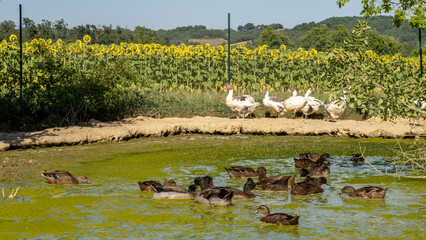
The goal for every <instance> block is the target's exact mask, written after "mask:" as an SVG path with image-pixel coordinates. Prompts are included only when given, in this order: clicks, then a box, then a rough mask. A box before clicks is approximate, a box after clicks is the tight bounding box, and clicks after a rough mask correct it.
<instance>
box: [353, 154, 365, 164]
mask: <svg viewBox="0 0 426 240" xmlns="http://www.w3.org/2000/svg"><path fill="white" fill-rule="evenodd" d="M350 161H351V162H353V163H363V162H365V157H364V156H363V155H362V154H360V153H356V154H354V155H352V157H351V159H350Z"/></svg>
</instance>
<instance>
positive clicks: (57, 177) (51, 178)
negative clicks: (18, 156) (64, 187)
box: [41, 170, 90, 184]
mask: <svg viewBox="0 0 426 240" xmlns="http://www.w3.org/2000/svg"><path fill="white" fill-rule="evenodd" d="M41 175H42V176H43V177H44V178H45V179H46V180H47V181H48V182H49V183H51V184H79V183H90V182H89V179H88V178H87V177H85V176H78V177H74V175H72V174H71V173H70V172H68V171H62V170H53V171H46V170H44V171H43V172H41Z"/></svg>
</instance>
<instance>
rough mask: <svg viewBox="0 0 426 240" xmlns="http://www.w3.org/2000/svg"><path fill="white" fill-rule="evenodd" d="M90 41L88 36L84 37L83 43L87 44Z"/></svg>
mask: <svg viewBox="0 0 426 240" xmlns="http://www.w3.org/2000/svg"><path fill="white" fill-rule="evenodd" d="M90 41H92V38H91V37H90V36H89V35H84V37H83V42H85V43H89V42H90Z"/></svg>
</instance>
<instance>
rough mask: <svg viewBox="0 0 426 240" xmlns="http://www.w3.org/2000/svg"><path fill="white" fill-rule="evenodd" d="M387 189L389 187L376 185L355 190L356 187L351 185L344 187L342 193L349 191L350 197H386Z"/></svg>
mask: <svg viewBox="0 0 426 240" xmlns="http://www.w3.org/2000/svg"><path fill="white" fill-rule="evenodd" d="M387 190H388V189H387V188H381V187H376V186H368V187H363V188H359V189H356V190H355V188H353V187H351V186H346V187H344V188H342V194H343V193H347V194H348V195H349V196H350V197H362V198H384V197H385V195H386V191H387Z"/></svg>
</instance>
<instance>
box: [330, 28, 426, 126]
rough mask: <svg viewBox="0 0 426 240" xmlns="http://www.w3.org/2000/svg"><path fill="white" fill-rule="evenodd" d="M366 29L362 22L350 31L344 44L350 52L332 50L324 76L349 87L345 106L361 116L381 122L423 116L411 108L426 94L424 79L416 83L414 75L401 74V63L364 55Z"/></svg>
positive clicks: (419, 111)
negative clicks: (376, 118)
mask: <svg viewBox="0 0 426 240" xmlns="http://www.w3.org/2000/svg"><path fill="white" fill-rule="evenodd" d="M368 29H369V27H368V25H367V23H366V22H365V21H360V22H359V24H357V25H356V26H355V27H354V30H353V31H352V36H351V38H350V39H349V40H348V41H347V46H348V47H349V49H352V50H353V51H342V50H341V49H333V50H331V51H330V52H329V57H330V58H331V60H330V61H331V64H330V65H331V66H333V67H332V68H330V71H328V72H327V73H326V74H327V75H329V76H330V77H331V78H332V79H333V80H334V84H333V85H334V86H343V85H344V84H350V85H351V87H352V88H351V89H350V90H346V91H347V94H348V95H349V96H350V97H349V104H348V105H349V107H352V108H357V109H359V110H360V111H361V112H362V113H363V114H368V115H375V116H379V117H381V118H383V119H389V118H395V117H397V116H416V115H418V114H425V112H424V111H422V110H420V109H419V108H418V107H417V106H416V105H415V103H414V101H413V98H414V97H416V96H423V95H424V93H425V92H426V86H425V84H424V82H425V79H426V78H425V77H423V79H419V75H418V72H417V71H415V72H413V71H405V70H403V69H404V63H402V64H401V63H400V62H399V63H398V62H395V61H390V60H389V59H388V58H386V57H382V58H380V57H378V56H377V55H376V53H374V52H373V51H365V50H366V46H367V44H366V41H367V39H368V37H367V33H366V31H367V30H368ZM364 52H365V54H364ZM393 58H398V56H394V57H393ZM409 64H410V62H406V63H405V65H409Z"/></svg>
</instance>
